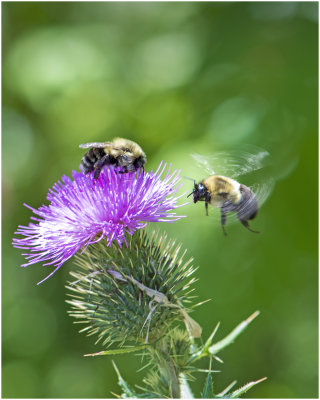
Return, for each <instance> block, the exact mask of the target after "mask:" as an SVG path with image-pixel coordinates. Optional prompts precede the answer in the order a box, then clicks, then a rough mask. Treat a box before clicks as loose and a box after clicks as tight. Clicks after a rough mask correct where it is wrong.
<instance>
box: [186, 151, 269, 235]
mask: <svg viewBox="0 0 320 400" xmlns="http://www.w3.org/2000/svg"><path fill="white" fill-rule="evenodd" d="M250 149H251V151H253V150H254V151H255V152H250V153H249V152H244V151H239V152H234V153H225V152H221V153H216V155H213V156H211V157H205V156H202V155H199V154H193V155H192V157H193V158H194V160H195V161H196V163H197V164H198V166H200V167H201V168H202V169H204V170H205V171H206V172H207V173H209V174H210V176H209V177H208V178H206V179H203V180H202V181H201V182H199V183H196V182H195V181H194V188H193V191H192V192H191V193H190V194H189V195H188V197H189V196H191V195H193V202H194V203H197V202H198V201H204V202H205V209H206V215H209V214H208V204H210V205H211V206H213V207H217V208H220V214H221V226H222V230H223V233H224V234H225V235H226V230H225V225H226V221H227V214H228V213H234V214H236V217H237V219H238V220H239V221H240V222H241V224H242V225H243V226H244V227H245V228H247V229H248V230H249V231H251V232H254V233H258V232H257V231H255V230H253V229H251V228H250V226H249V222H248V221H250V220H252V219H254V218H255V217H256V216H257V213H258V208H259V206H260V205H261V204H262V203H263V202H264V201H265V200H266V198H267V197H268V195H269V193H270V192H271V190H272V187H273V180H272V179H271V178H268V179H266V178H264V182H263V183H255V184H253V185H252V187H248V186H246V185H244V184H241V183H239V182H238V181H237V180H235V179H232V178H234V177H236V176H240V175H246V174H248V173H251V172H253V171H257V170H261V169H262V168H263V167H264V166H265V159H266V158H267V157H268V155H269V153H267V152H266V151H262V150H261V149H259V150H257V148H250ZM212 164H215V165H217V167H216V169H219V168H220V172H225V173H226V175H227V173H228V175H229V174H230V175H232V178H230V177H228V176H225V175H222V174H221V175H220V174H217V173H216V172H215V171H214V170H213V168H212V167H211V165H212ZM258 203H259V205H258Z"/></svg>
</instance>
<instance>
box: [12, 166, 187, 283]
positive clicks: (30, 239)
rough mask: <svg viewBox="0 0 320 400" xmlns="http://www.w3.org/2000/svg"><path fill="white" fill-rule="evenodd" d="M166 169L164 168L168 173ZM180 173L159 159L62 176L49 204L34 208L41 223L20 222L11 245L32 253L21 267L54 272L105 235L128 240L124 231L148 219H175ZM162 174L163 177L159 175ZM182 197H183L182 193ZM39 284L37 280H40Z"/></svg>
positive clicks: (110, 240)
mask: <svg viewBox="0 0 320 400" xmlns="http://www.w3.org/2000/svg"><path fill="white" fill-rule="evenodd" d="M165 171H166V172H165ZM179 173H180V171H177V170H176V171H173V172H172V173H170V167H169V168H168V169H167V167H166V164H163V163H160V165H159V167H158V169H157V170H156V171H155V172H153V171H150V172H147V173H146V172H144V171H142V170H138V171H136V172H130V173H126V174H121V173H118V171H117V168H114V167H113V166H105V167H104V168H103V169H102V171H101V173H100V176H99V178H98V179H94V176H93V174H84V173H82V172H76V171H73V174H72V177H73V179H71V178H69V177H67V176H65V175H64V176H63V177H62V178H61V181H58V182H57V183H56V184H54V186H53V188H52V189H50V190H49V193H48V195H47V200H48V201H49V202H50V204H49V205H48V206H47V205H42V206H41V207H40V208H39V209H34V208H32V207H30V206H28V205H25V206H26V207H28V208H30V209H31V210H32V211H33V213H34V214H35V215H36V216H33V217H31V218H32V219H33V220H34V221H36V222H37V223H30V224H29V225H28V226H19V227H18V230H17V232H16V234H18V235H22V236H24V237H23V238H14V239H13V245H14V246H15V247H17V248H20V249H25V250H27V251H28V252H26V253H24V254H23V255H24V256H25V258H26V260H27V262H26V263H25V264H23V265H22V266H23V267H26V266H29V265H31V264H36V263H38V262H42V263H44V264H43V265H53V266H54V270H53V271H52V272H51V273H50V274H49V275H48V276H47V277H46V278H45V279H43V280H42V281H41V282H43V281H44V280H46V279H47V278H49V277H50V276H51V275H53V274H54V273H55V272H56V271H57V270H58V269H59V268H60V267H61V266H62V265H63V264H64V263H65V262H66V261H67V260H68V259H69V258H70V257H72V256H73V255H74V254H76V253H77V252H78V251H79V250H80V249H82V248H86V247H87V246H89V245H90V244H93V243H96V242H99V241H101V240H103V239H104V238H105V239H106V245H107V246H111V245H112V243H113V242H114V241H116V242H117V243H118V244H119V245H120V246H121V245H123V244H126V234H129V235H133V233H134V232H135V231H137V230H139V229H141V228H143V227H145V226H146V224H147V223H148V222H159V221H162V222H173V221H176V220H178V219H180V218H181V216H178V215H176V214H175V213H174V212H173V210H174V209H176V208H177V207H179V205H178V204H177V200H178V199H179V197H175V196H174V195H175V194H176V192H177V190H178V188H179V187H180V186H181V184H179V182H180V179H181V178H180V176H179ZM164 174H165V176H164V178H162V179H161V177H162V176H163V175H164ZM180 197H181V196H180ZM41 282H39V283H41Z"/></svg>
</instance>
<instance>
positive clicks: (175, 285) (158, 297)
mask: <svg viewBox="0 0 320 400" xmlns="http://www.w3.org/2000/svg"><path fill="white" fill-rule="evenodd" d="M127 243H128V246H127V247H126V246H123V247H122V248H120V247H119V245H117V244H116V245H113V246H112V247H107V246H106V244H105V243H103V241H101V242H98V243H96V244H94V245H90V246H88V248H87V249H86V250H85V251H84V252H83V253H82V254H80V255H77V256H76V263H77V265H78V266H79V267H80V269H81V270H80V271H79V272H77V273H75V272H72V273H71V275H72V276H73V277H75V278H76V281H75V282H72V283H71V284H69V286H68V289H70V290H71V291H72V294H70V296H71V297H72V300H68V301H67V302H68V303H69V304H71V311H69V314H70V315H71V316H72V317H74V318H76V319H77V320H79V321H78V322H79V323H84V324H86V325H87V326H86V327H85V328H84V329H82V331H84V332H87V333H88V334H89V335H93V334H96V335H97V336H98V339H97V341H96V342H99V341H100V340H102V344H103V345H106V344H107V345H111V344H112V343H115V342H120V344H125V343H126V342H135V343H137V342H138V343H139V342H140V343H152V342H153V341H155V340H157V339H159V338H160V337H162V336H163V335H164V334H165V333H166V332H167V331H168V328H169V327H170V326H171V325H172V323H173V322H174V321H176V320H177V319H179V320H182V319H183V314H182V310H184V309H183V303H186V302H188V300H189V301H190V295H189V294H190V285H191V283H193V281H194V278H190V275H191V274H192V273H193V272H194V270H195V269H194V268H193V267H192V266H191V265H190V264H191V261H192V260H191V259H190V260H188V261H187V262H184V261H183V257H184V255H185V252H184V253H183V254H182V255H181V254H180V248H181V246H176V245H175V242H174V241H171V240H169V241H167V239H166V236H159V235H158V234H156V233H155V232H151V233H150V235H148V234H147V232H146V230H141V231H139V232H136V233H135V234H134V235H133V236H129V235H128V236H127Z"/></svg>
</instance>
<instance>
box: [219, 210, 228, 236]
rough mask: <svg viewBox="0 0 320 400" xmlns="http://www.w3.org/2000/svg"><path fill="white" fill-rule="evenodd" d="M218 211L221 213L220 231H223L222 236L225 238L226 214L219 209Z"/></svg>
mask: <svg viewBox="0 0 320 400" xmlns="http://www.w3.org/2000/svg"><path fill="white" fill-rule="evenodd" d="M220 211H221V227H222V231H223V234H224V236H227V232H226V230H225V225H226V222H227V214H226V213H225V212H223V211H222V210H221V209H220Z"/></svg>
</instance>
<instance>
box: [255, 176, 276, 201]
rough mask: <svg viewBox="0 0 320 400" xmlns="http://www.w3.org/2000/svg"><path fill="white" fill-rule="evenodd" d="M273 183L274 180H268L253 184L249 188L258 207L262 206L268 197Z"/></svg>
mask: <svg viewBox="0 0 320 400" xmlns="http://www.w3.org/2000/svg"><path fill="white" fill-rule="evenodd" d="M274 183H275V181H274V179H272V178H269V179H267V180H266V181H265V182H263V183H255V184H253V185H252V186H250V188H251V190H252V191H253V193H254V194H255V195H256V198H257V201H258V206H259V207H261V206H262V204H263V203H264V202H265V201H266V200H267V198H268V197H269V196H270V194H271V192H272V191H273V188H274Z"/></svg>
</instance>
